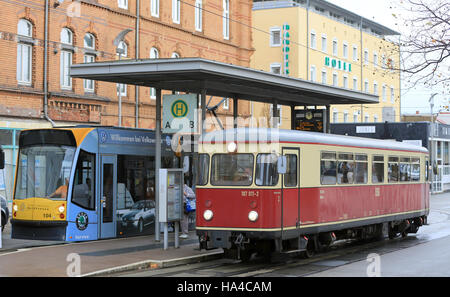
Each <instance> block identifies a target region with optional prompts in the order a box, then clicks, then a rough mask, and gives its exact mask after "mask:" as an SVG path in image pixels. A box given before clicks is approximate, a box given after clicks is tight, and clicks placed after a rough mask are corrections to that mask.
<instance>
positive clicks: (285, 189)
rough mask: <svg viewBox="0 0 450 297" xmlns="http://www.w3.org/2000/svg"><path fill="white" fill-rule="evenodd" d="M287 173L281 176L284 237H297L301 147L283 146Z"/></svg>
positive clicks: (282, 228)
mask: <svg viewBox="0 0 450 297" xmlns="http://www.w3.org/2000/svg"><path fill="white" fill-rule="evenodd" d="M282 154H283V156H285V157H286V173H285V174H282V175H281V176H282V178H281V230H282V238H291V237H295V236H296V234H297V232H296V231H297V229H298V228H299V227H300V149H299V148H291V147H283V148H282Z"/></svg>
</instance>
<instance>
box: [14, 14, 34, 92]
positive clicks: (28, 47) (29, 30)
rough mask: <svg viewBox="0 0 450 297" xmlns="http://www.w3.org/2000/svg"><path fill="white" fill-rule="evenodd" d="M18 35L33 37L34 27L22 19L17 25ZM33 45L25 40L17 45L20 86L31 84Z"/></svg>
mask: <svg viewBox="0 0 450 297" xmlns="http://www.w3.org/2000/svg"><path fill="white" fill-rule="evenodd" d="M17 35H19V37H20V36H25V37H30V38H31V37H33V25H32V24H31V23H30V22H29V21H27V20H24V19H20V20H19V22H18V24H17ZM32 53H33V46H32V44H31V43H30V42H29V41H28V42H27V40H25V39H20V38H19V42H18V43H17V73H16V74H17V81H18V83H19V84H27V85H29V84H31V63H32Z"/></svg>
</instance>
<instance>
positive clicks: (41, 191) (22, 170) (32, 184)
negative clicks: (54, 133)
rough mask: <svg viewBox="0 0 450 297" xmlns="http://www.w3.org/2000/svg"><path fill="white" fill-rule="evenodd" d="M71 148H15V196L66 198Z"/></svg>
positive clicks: (72, 156)
mask: <svg viewBox="0 0 450 297" xmlns="http://www.w3.org/2000/svg"><path fill="white" fill-rule="evenodd" d="M74 155H75V148H74V147H70V146H56V145H51V146H50V145H46V146H30V147H24V148H21V149H20V151H19V164H18V166H19V168H18V171H17V180H16V189H15V199H25V198H30V197H41V198H50V199H52V200H66V199H67V189H68V184H69V177H70V171H71V169H72V162H73V158H74Z"/></svg>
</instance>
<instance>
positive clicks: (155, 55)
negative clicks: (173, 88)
mask: <svg viewBox="0 0 450 297" xmlns="http://www.w3.org/2000/svg"><path fill="white" fill-rule="evenodd" d="M158 58H159V51H158V49H157V48H156V47H152V48H151V49H150V59H158ZM150 99H156V89H155V88H150Z"/></svg>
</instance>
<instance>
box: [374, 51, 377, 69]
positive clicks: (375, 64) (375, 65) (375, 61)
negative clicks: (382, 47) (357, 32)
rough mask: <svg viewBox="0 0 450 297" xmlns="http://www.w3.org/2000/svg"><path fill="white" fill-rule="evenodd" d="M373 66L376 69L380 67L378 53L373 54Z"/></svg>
mask: <svg viewBox="0 0 450 297" xmlns="http://www.w3.org/2000/svg"><path fill="white" fill-rule="evenodd" d="M373 66H374V67H377V66H378V54H377V53H373Z"/></svg>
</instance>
